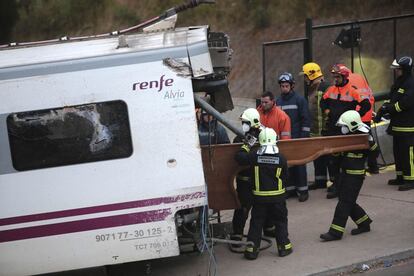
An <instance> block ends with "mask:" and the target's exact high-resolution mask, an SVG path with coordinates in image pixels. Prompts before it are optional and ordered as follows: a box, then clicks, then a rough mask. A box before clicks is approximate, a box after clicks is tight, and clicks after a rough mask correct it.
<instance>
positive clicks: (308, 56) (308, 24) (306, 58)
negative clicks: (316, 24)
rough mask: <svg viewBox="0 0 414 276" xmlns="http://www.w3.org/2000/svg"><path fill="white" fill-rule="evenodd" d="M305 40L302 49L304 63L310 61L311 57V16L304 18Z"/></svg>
mask: <svg viewBox="0 0 414 276" xmlns="http://www.w3.org/2000/svg"><path fill="white" fill-rule="evenodd" d="M305 25H306V40H305V43H304V45H305V49H304V63H307V62H311V61H312V59H313V55H312V42H313V40H312V39H313V37H312V18H306V23H305Z"/></svg>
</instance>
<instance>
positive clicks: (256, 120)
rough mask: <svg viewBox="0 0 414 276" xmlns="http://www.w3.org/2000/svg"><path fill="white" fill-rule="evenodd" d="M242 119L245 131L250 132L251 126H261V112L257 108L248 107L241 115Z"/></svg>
mask: <svg viewBox="0 0 414 276" xmlns="http://www.w3.org/2000/svg"><path fill="white" fill-rule="evenodd" d="M240 119H241V120H242V124H243V131H244V132H248V131H249V129H250V128H259V127H260V126H261V124H260V114H259V111H257V110H256V109H255V108H248V109H246V110H245V111H244V112H243V113H242V114H241V115H240Z"/></svg>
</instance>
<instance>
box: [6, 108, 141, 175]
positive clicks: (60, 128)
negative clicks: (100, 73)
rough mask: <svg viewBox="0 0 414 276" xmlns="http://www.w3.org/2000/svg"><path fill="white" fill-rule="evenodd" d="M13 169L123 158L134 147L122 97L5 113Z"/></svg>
mask: <svg viewBox="0 0 414 276" xmlns="http://www.w3.org/2000/svg"><path fill="white" fill-rule="evenodd" d="M6 125H7V134H8V137H9V148H10V153H11V159H12V166H13V168H14V169H15V170H16V171H28V170H34V169H43V168H52V167H60V166H67V165H76V164H83V163H90V162H99V161H107V160H113V159H120V158H127V157H129V156H131V155H132V153H133V146H132V137H131V128H130V122H129V114H128V106H127V104H126V103H125V102H124V101H122V100H111V101H105V102H95V103H85V104H80V105H73V106H64V107H55V108H48V109H41V110H31V111H23V112H14V113H10V114H9V115H8V116H7V119H6Z"/></svg>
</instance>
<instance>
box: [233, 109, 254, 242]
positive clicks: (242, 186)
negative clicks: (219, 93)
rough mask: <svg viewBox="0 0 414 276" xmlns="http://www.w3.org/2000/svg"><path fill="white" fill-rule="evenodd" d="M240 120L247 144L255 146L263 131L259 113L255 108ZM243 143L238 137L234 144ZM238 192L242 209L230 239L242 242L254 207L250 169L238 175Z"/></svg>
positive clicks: (236, 217)
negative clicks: (245, 227) (248, 218)
mask: <svg viewBox="0 0 414 276" xmlns="http://www.w3.org/2000/svg"><path fill="white" fill-rule="evenodd" d="M240 120H241V122H242V129H243V132H244V133H245V136H247V139H246V140H245V142H246V143H250V144H251V145H253V144H254V143H255V142H256V139H257V138H258V137H259V133H260V129H261V124H260V115H259V112H258V111H257V110H256V109H255V108H248V109H246V110H245V111H244V112H243V113H242V114H241V116H240ZM243 141H244V140H243V137H240V136H236V137H235V138H234V140H233V143H241V142H243ZM236 190H237V195H238V198H239V201H240V205H241V207H240V208H239V209H236V210H234V213H233V220H232V225H233V234H232V235H230V239H231V240H234V241H241V240H242V239H243V232H244V226H245V224H246V220H247V217H248V216H249V212H250V209H251V206H252V189H251V178H250V170H249V169H245V170H242V171H240V172H239V173H238V174H237V176H236ZM232 246H233V247H235V248H236V247H240V246H239V245H237V244H235V245H232Z"/></svg>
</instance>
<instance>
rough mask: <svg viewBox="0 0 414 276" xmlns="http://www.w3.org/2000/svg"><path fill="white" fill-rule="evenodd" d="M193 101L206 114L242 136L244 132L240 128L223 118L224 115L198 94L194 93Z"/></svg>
mask: <svg viewBox="0 0 414 276" xmlns="http://www.w3.org/2000/svg"><path fill="white" fill-rule="evenodd" d="M194 101H195V102H196V103H197V104H198V105H199V106H201V108H203V109H204V110H205V111H207V113H208V114H210V115H212V116H213V117H214V118H216V119H217V121H219V122H220V123H222V124H223V125H225V126H226V127H227V128H228V129H230V130H231V131H233V132H234V133H235V134H236V135H239V136H241V137H244V133H243V131H242V130H241V129H239V128H237V127H235V126H233V125H232V123H231V122H230V121H229V120H227V119H226V118H224V116H223V115H222V114H221V113H220V112H218V111H217V110H216V109H215V108H214V107H212V106H211V105H210V104H209V103H207V102H206V101H205V100H203V99H202V98H200V97H199V96H198V95H196V94H194Z"/></svg>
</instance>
